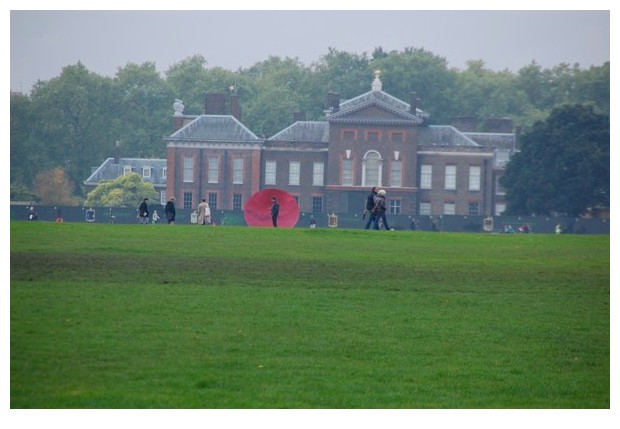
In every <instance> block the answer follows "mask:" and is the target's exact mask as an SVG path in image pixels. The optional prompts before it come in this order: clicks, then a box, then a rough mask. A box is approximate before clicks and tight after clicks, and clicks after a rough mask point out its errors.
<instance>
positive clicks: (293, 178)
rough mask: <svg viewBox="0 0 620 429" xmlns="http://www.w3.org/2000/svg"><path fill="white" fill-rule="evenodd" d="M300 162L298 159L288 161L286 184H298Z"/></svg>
mask: <svg viewBox="0 0 620 429" xmlns="http://www.w3.org/2000/svg"><path fill="white" fill-rule="evenodd" d="M300 168H301V164H300V163H299V161H291V162H289V163H288V184H289V185H292V186H298V185H299V176H300Z"/></svg>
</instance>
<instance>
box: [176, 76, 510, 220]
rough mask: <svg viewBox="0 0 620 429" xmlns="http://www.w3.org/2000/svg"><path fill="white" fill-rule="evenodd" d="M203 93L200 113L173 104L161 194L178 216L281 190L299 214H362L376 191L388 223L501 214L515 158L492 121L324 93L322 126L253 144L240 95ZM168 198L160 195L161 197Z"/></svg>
mask: <svg viewBox="0 0 620 429" xmlns="http://www.w3.org/2000/svg"><path fill="white" fill-rule="evenodd" d="M227 101H228V100H227V98H226V96H225V95H223V94H207V96H206V97H205V114H204V115H198V116H188V115H184V114H183V113H182V111H183V107H182V104H181V102H180V101H179V100H177V103H175V115H174V122H175V128H176V131H175V132H174V133H173V134H172V135H170V136H169V137H167V138H165V141H166V142H167V173H168V174H167V186H166V193H167V195H169V196H172V195H174V196H175V197H176V198H177V201H178V202H179V203H180V205H181V207H184V208H195V207H196V206H197V204H198V203H199V202H200V200H201V199H202V198H207V199H208V201H209V204H210V205H211V208H212V209H214V208H215V209H221V210H239V211H240V210H243V206H244V204H245V203H246V202H247V201H248V200H249V199H250V197H251V196H252V195H253V194H254V193H256V192H257V191H259V190H261V189H265V188H279V189H282V190H284V191H287V192H289V193H290V194H292V195H293V196H294V197H295V198H296V199H297V201H298V203H299V206H300V209H301V211H303V212H315V213H332V212H334V213H360V212H361V211H362V210H363V205H364V200H365V196H366V195H367V194H368V192H369V189H370V188H371V187H372V186H380V187H382V188H384V189H385V190H386V191H387V197H388V198H387V199H388V204H389V213H390V214H405V215H432V216H435V215H484V216H493V215H499V214H501V212H502V211H503V210H504V209H505V202H504V196H503V192H502V189H501V187H500V186H499V184H498V178H499V177H500V176H501V175H502V174H503V168H504V165H505V163H506V162H507V161H508V160H509V158H510V156H511V155H512V154H513V153H514V151H515V150H516V135H515V134H514V133H513V129H512V128H513V127H512V121H511V120H510V119H505V118H493V119H490V120H487V121H485V122H484V123H483V125H482V127H481V129H482V132H479V131H476V130H477V129H478V126H477V125H476V123H475V120H474V119H472V118H468V117H462V118H455V121H454V126H453V125H429V122H430V121H429V115H428V114H427V113H426V112H424V111H423V110H421V109H420V108H419V107H418V106H419V99H418V98H417V95H416V94H415V93H412V94H411V99H410V102H409V103H407V102H405V101H403V100H400V99H398V98H396V97H393V96H392V95H390V94H387V93H386V92H384V91H383V90H382V84H381V81H380V79H379V76H378V73H376V74H375V78H374V80H373V82H372V84H371V90H370V91H369V92H367V93H364V94H361V95H359V96H358V97H355V98H353V99H350V100H340V96H339V94H337V93H328V94H327V102H326V105H327V106H326V107H327V109H326V110H325V113H326V118H325V120H324V121H305V120H302V119H303V118H302V116H303V115H301V114H299V113H297V114H296V116H297V117H296V120H294V122H293V124H291V125H290V126H289V127H287V128H285V129H284V130H282V131H280V132H279V133H277V134H276V135H274V136H272V137H270V138H259V137H258V136H256V135H255V134H254V133H252V132H251V131H250V130H249V129H248V128H247V127H245V126H244V125H243V123H242V121H241V108H240V105H239V100H238V98H237V96H236V95H234V94H233V96H231V98H230V101H229V105H230V108H229V109H228V110H230V112H229V113H228V112H227ZM164 197H165V196H164Z"/></svg>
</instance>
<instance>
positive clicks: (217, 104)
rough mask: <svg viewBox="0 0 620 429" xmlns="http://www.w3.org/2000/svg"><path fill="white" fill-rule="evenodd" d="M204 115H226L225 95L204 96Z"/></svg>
mask: <svg viewBox="0 0 620 429" xmlns="http://www.w3.org/2000/svg"><path fill="white" fill-rule="evenodd" d="M205 114H206V115H225V114H226V95H225V94H220V93H208V94H207V95H206V96H205Z"/></svg>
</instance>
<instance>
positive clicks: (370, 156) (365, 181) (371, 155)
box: [362, 150, 383, 187]
mask: <svg viewBox="0 0 620 429" xmlns="http://www.w3.org/2000/svg"><path fill="white" fill-rule="evenodd" d="M375 155H376V158H375ZM369 161H370V162H369ZM375 161H376V163H377V181H376V183H372V182H371V179H369V178H368V172H369V171H372V170H371V169H370V168H368V164H369V163H374V162H375ZM382 177H383V159H382V158H381V154H380V153H379V152H377V151H376V150H369V151H368V152H366V153H365V154H364V160H363V161H362V186H366V187H368V186H379V187H381V186H383V185H382V184H381V178H382Z"/></svg>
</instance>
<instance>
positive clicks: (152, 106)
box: [107, 62, 174, 158]
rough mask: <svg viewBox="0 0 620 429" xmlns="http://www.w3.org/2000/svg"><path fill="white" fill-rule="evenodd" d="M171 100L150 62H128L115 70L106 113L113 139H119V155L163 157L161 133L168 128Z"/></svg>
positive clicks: (167, 89) (170, 95)
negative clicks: (112, 102) (108, 113)
mask: <svg viewBox="0 0 620 429" xmlns="http://www.w3.org/2000/svg"><path fill="white" fill-rule="evenodd" d="M173 103H174V97H173V96H172V92H171V91H170V89H169V87H168V85H167V83H166V81H164V80H163V79H162V78H161V77H160V76H159V73H158V72H157V70H156V68H155V64H154V63H151V62H146V63H143V64H140V65H138V64H133V63H129V64H127V65H126V66H125V67H123V68H122V69H119V70H118V71H117V73H116V77H115V79H114V104H113V105H112V106H110V113H112V114H113V115H114V116H113V117H114V124H115V126H113V127H112V129H113V132H114V134H113V139H114V141H117V140H118V141H120V142H121V147H122V151H123V152H122V155H123V156H125V157H135V158H163V157H165V155H166V150H165V144H164V142H163V140H162V136H163V135H165V134H169V133H170V131H171V130H172V113H173V109H172V105H173ZM110 119H111V118H110ZM110 154H111V151H110V153H108V154H107V155H108V156H109V155H110Z"/></svg>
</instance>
